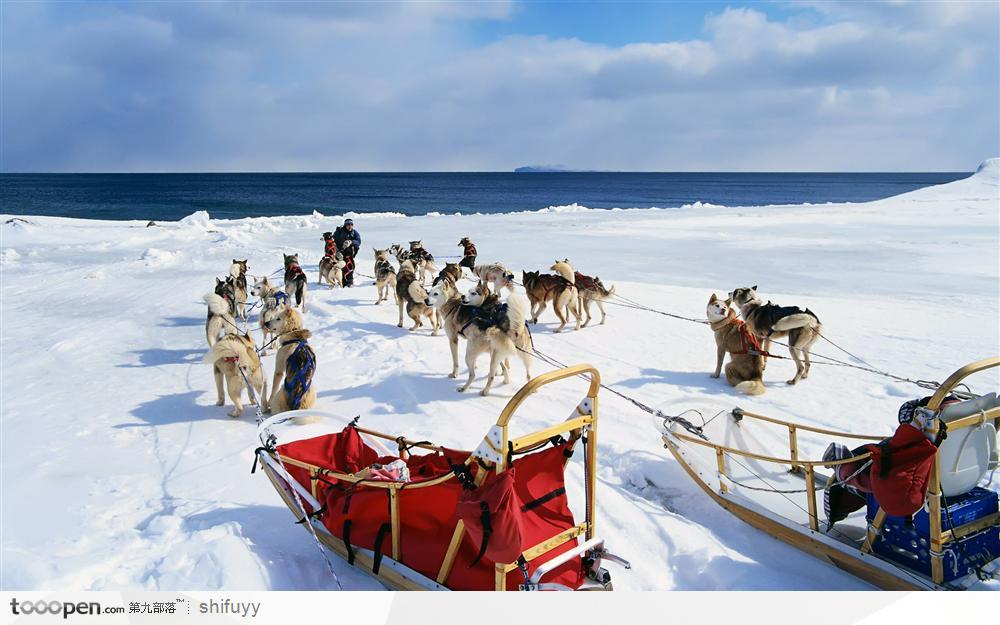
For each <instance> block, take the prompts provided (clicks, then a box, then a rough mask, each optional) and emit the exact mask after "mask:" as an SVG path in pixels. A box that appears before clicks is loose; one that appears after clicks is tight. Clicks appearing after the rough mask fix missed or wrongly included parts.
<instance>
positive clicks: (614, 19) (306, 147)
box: [0, 0, 1000, 172]
mask: <svg viewBox="0 0 1000 625" xmlns="http://www.w3.org/2000/svg"><path fill="white" fill-rule="evenodd" d="M998 155H1000V2H998V1H997V0H990V1H985V2H958V1H952V2H902V1H892V2H884V3H883V2H837V1H829V2H768V3H746V2H728V3H726V2H587V3H573V2H514V1H503V2H411V3H390V2H381V3H371V2H369V3H354V2H283V3H268V2H194V1H192V2H87V3H81V2H12V1H9V0H3V2H0V170H2V171H5V172H201V171H207V172H230V171H510V170H512V169H513V168H515V167H519V166H524V165H547V166H562V167H566V168H573V169H595V170H612V171H972V170H974V169H975V167H976V166H977V165H978V163H979V162H980V161H982V160H984V159H986V158H989V157H993V156H998Z"/></svg>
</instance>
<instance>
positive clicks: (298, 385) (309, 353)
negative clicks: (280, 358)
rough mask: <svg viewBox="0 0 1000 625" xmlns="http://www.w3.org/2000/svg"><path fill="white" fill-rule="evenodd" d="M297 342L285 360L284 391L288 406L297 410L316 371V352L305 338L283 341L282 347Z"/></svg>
mask: <svg viewBox="0 0 1000 625" xmlns="http://www.w3.org/2000/svg"><path fill="white" fill-rule="evenodd" d="M292 343H297V344H298V345H296V347H295V349H294V350H293V351H292V353H291V354H290V355H289V356H288V360H286V361H285V383H284V389H285V393H286V394H287V395H288V407H289V408H291V409H292V410H298V409H299V406H301V405H302V398H303V397H305V396H306V393H308V392H309V387H311V386H312V378H313V374H314V373H316V354H315V353H314V352H313V350H312V348H311V347H309V343H308V342H307V341H306V340H305V339H296V340H293V341H285V342H283V343H282V344H281V346H282V347H284V346H286V345H291V344H292Z"/></svg>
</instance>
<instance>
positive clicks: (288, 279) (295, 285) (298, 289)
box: [282, 254, 309, 312]
mask: <svg viewBox="0 0 1000 625" xmlns="http://www.w3.org/2000/svg"><path fill="white" fill-rule="evenodd" d="M282 256H284V257H285V293H286V294H287V295H288V296H289V297H291V296H292V294H293V293H294V294H295V305H296V306H302V312H306V289H307V288H308V286H309V280H308V279H307V278H306V272H304V271H302V267H300V266H299V255H298V254H282Z"/></svg>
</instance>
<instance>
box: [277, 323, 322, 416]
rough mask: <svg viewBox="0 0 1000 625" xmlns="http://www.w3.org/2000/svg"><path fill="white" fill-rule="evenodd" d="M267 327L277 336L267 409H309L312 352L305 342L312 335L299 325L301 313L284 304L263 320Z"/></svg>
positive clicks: (313, 391)
mask: <svg viewBox="0 0 1000 625" xmlns="http://www.w3.org/2000/svg"><path fill="white" fill-rule="evenodd" d="M267 329H268V330H270V331H271V332H274V333H276V334H277V335H278V337H279V344H280V347H279V348H278V353H277V354H276V355H275V357H274V380H273V382H272V384H271V411H272V412H274V413H279V412H284V411H286V410H299V409H305V408H312V407H313V404H315V403H316V388H315V387H314V386H313V384H312V380H313V375H314V374H315V373H316V354H315V353H314V352H313V350H312V348H311V347H310V346H309V343H308V339H309V337H310V336H312V334H311V333H310V332H309V330H306V329H305V328H304V327H302V315H301V314H299V312H298V311H297V310H295V309H294V308H292V307H290V306H286V307H284V308H282V309H280V310H279V311H278V313H277V314H276V315H275V316H274V318H273V319H271V320H270V321H268V322H267Z"/></svg>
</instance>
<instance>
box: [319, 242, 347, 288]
mask: <svg viewBox="0 0 1000 625" xmlns="http://www.w3.org/2000/svg"><path fill="white" fill-rule="evenodd" d="M346 266H347V261H345V260H344V255H343V254H341V253H340V252H339V251H338V252H337V253H336V254H335V255H334V256H324V257H323V258H321V259H320V261H319V283H320V284H323V280H324V279H325V280H326V283H327V284H329V285H330V286H339V287H343V286H344V267H346Z"/></svg>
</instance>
